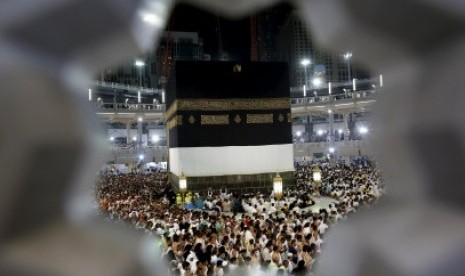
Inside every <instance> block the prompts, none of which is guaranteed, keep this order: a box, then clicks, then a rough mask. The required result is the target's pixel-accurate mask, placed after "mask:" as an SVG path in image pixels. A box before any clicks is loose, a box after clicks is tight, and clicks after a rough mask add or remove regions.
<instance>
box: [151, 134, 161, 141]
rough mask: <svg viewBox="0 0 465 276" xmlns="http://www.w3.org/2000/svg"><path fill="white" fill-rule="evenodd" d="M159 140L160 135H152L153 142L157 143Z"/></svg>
mask: <svg viewBox="0 0 465 276" xmlns="http://www.w3.org/2000/svg"><path fill="white" fill-rule="evenodd" d="M158 141H160V136H158V135H153V136H152V142H154V143H156V142H158Z"/></svg>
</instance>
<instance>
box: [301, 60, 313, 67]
mask: <svg viewBox="0 0 465 276" xmlns="http://www.w3.org/2000/svg"><path fill="white" fill-rule="evenodd" d="M310 63H312V62H311V61H310V60H309V59H308V58H304V59H303V60H302V61H301V62H300V64H302V65H303V66H308V65H310Z"/></svg>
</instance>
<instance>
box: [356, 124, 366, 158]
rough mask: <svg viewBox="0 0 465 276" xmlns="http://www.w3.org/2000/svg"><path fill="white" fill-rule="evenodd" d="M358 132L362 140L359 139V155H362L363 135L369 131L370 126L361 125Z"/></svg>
mask: <svg viewBox="0 0 465 276" xmlns="http://www.w3.org/2000/svg"><path fill="white" fill-rule="evenodd" d="M358 132H359V133H360V140H359V141H358V156H362V149H361V147H360V144H361V143H362V137H363V136H364V135H365V134H367V133H368V128H366V127H364V126H361V127H359V128H358Z"/></svg>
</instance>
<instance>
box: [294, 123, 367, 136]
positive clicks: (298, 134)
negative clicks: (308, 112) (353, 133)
mask: <svg viewBox="0 0 465 276" xmlns="http://www.w3.org/2000/svg"><path fill="white" fill-rule="evenodd" d="M325 132H326V131H324V130H321V129H319V130H317V131H316V134H317V135H318V136H321V135H323V134H324V133H325ZM337 132H338V133H339V134H342V133H343V130H342V129H338V131H337ZM358 132H359V133H360V134H367V133H368V128H367V127H364V126H362V127H359V128H358ZM295 136H297V137H300V136H302V131H300V130H298V131H296V132H295Z"/></svg>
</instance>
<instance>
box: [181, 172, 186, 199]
mask: <svg viewBox="0 0 465 276" xmlns="http://www.w3.org/2000/svg"><path fill="white" fill-rule="evenodd" d="M179 192H180V193H181V195H182V204H184V201H185V198H186V197H185V196H186V192H187V178H186V176H185V175H184V172H181V175H180V176H179Z"/></svg>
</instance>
